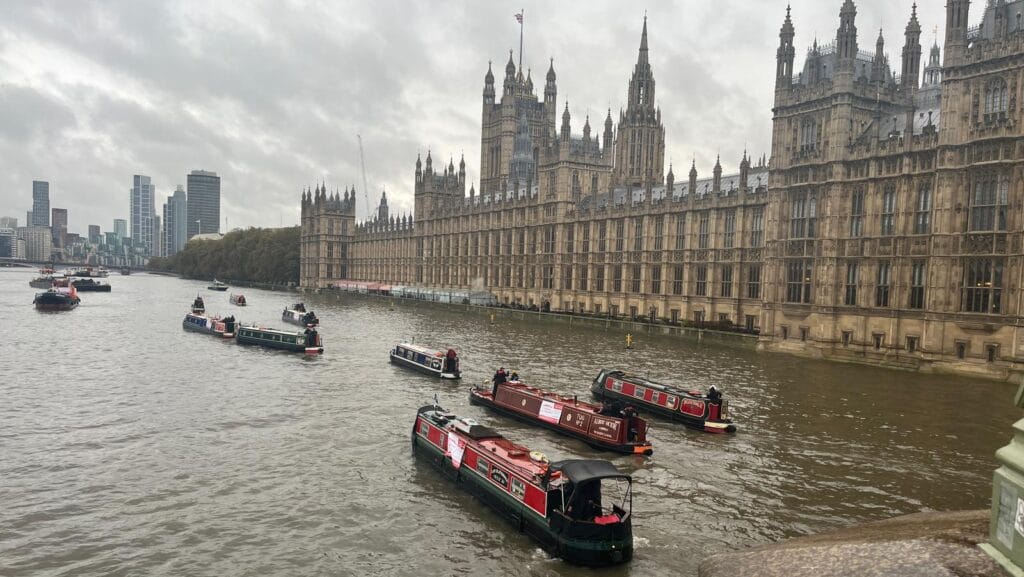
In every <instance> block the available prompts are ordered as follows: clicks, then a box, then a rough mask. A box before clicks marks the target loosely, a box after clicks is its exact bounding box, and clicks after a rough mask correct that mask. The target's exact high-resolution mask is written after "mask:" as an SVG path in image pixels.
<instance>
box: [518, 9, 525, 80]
mask: <svg viewBox="0 0 1024 577" xmlns="http://www.w3.org/2000/svg"><path fill="white" fill-rule="evenodd" d="M524 20H526V10H525V9H523V8H520V9H519V71H520V74H521V73H522V70H523V21H524Z"/></svg>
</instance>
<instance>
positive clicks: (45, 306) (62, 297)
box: [32, 286, 82, 311]
mask: <svg viewBox="0 0 1024 577" xmlns="http://www.w3.org/2000/svg"><path fill="white" fill-rule="evenodd" d="M80 302H82V301H81V299H79V298H78V291H77V290H75V287H73V286H54V287H53V288H51V289H49V290H47V291H45V292H41V293H37V294H36V298H35V299H33V300H32V304H34V305H35V306H36V309H38V310H41V311H69V310H71V309H73V308H75V307H77V306H78V304H79V303H80Z"/></svg>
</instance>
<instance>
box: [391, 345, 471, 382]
mask: <svg viewBox="0 0 1024 577" xmlns="http://www.w3.org/2000/svg"><path fill="white" fill-rule="evenodd" d="M391 362H392V363H393V364H396V365H399V366H402V367H406V368H409V369H412V370H414V371H419V372H421V373H425V374H428V375H431V376H434V377H439V378H442V379H458V378H460V377H461V375H462V372H461V370H460V368H459V355H457V354H456V353H455V349H448V350H447V351H436V350H433V349H430V348H428V347H423V346H420V345H413V344H409V343H400V344H397V345H395V348H393V349H391Z"/></svg>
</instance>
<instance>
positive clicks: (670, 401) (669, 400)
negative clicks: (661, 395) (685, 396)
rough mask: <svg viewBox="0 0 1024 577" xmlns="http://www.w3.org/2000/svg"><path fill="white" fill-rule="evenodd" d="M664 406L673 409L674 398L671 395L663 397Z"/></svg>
mask: <svg viewBox="0 0 1024 577" xmlns="http://www.w3.org/2000/svg"><path fill="white" fill-rule="evenodd" d="M665 404H666V405H668V406H670V407H674V406H675V404H676V398H675V397H674V396H672V395H669V396H667V397H665Z"/></svg>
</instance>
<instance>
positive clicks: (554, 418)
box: [537, 401, 562, 425]
mask: <svg viewBox="0 0 1024 577" xmlns="http://www.w3.org/2000/svg"><path fill="white" fill-rule="evenodd" d="M537 416H538V417H540V418H541V419H543V420H545V421H547V422H549V423H554V424H556V425H557V424H558V421H560V420H561V419H562V405H560V404H558V403H554V402H551V401H544V402H542V403H541V404H540V414H539V415H537Z"/></svg>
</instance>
